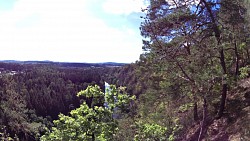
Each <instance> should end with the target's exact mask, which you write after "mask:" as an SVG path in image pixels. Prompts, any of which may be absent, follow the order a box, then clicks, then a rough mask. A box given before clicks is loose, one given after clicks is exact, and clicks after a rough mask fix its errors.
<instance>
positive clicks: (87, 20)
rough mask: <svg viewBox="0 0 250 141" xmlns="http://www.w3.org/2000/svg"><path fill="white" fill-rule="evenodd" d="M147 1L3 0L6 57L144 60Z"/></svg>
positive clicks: (0, 41)
mask: <svg viewBox="0 0 250 141" xmlns="http://www.w3.org/2000/svg"><path fill="white" fill-rule="evenodd" d="M143 1H144V0H0V49H1V51H0V60H51V61H60V62H62V61H67V62H124V63H131V62H135V61H136V60H138V59H139V55H140V54H141V53H142V49H141V47H142V41H141V40H142V37H141V36H140V31H139V26H140V22H141V19H140V16H141V15H142V13H141V8H145V7H146V4H145V2H143Z"/></svg>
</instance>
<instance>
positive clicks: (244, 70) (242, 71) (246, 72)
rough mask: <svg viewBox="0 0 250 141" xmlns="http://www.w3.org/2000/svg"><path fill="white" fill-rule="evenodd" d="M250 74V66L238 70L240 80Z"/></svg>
mask: <svg viewBox="0 0 250 141" xmlns="http://www.w3.org/2000/svg"><path fill="white" fill-rule="evenodd" d="M249 74H250V66H245V67H241V68H240V78H241V79H243V78H246V77H248V76H249Z"/></svg>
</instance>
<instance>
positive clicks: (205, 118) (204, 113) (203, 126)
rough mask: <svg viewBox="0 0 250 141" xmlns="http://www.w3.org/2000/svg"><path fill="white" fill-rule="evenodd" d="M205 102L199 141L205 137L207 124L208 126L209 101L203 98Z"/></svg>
mask: <svg viewBox="0 0 250 141" xmlns="http://www.w3.org/2000/svg"><path fill="white" fill-rule="evenodd" d="M203 101H204V102H203V117H202V122H201V125H200V134H199V137H198V141H201V139H202V136H203V134H204V131H205V127H206V124H207V100H206V98H203Z"/></svg>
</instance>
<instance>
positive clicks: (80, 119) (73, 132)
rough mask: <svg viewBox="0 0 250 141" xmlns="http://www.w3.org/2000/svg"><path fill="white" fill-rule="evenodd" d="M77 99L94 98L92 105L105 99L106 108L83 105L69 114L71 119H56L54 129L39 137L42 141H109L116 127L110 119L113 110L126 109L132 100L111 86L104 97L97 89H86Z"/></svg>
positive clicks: (123, 92) (60, 116)
mask: <svg viewBox="0 0 250 141" xmlns="http://www.w3.org/2000/svg"><path fill="white" fill-rule="evenodd" d="M77 95H78V96H85V97H87V98H93V100H94V102H95V104H97V102H98V101H97V100H98V99H100V98H101V99H104V97H105V98H106V99H107V102H108V107H104V106H93V107H89V106H88V105H87V104H86V102H83V103H82V104H81V105H80V107H79V108H77V109H75V110H72V111H71V112H70V116H65V115H63V114H60V115H59V119H58V120H55V121H54V124H55V127H53V128H52V130H51V131H48V132H47V134H46V135H44V136H42V138H41V140H42V141H47V140H51V141H52V140H53V141H54V140H58V141H61V140H77V141H78V140H79V141H89V140H100V141H109V140H112V139H113V136H114V135H115V133H116V132H117V130H118V123H117V121H116V119H114V118H113V113H114V108H116V107H117V108H125V107H126V106H128V103H130V101H131V100H134V99H135V98H134V97H133V96H132V97H131V96H129V95H127V94H126V93H125V89H124V88H116V87H115V86H113V85H111V86H110V90H109V91H108V92H106V93H105V94H104V93H103V92H102V91H101V89H100V87H99V86H97V85H95V86H89V87H88V88H87V89H86V90H84V91H80V92H79V93H78V94H77Z"/></svg>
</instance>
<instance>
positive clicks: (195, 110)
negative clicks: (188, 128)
mask: <svg viewBox="0 0 250 141" xmlns="http://www.w3.org/2000/svg"><path fill="white" fill-rule="evenodd" d="M193 110H194V111H193V112H194V121H198V120H199V116H198V106H197V102H194V109H193Z"/></svg>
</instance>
